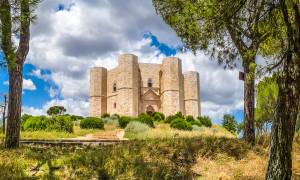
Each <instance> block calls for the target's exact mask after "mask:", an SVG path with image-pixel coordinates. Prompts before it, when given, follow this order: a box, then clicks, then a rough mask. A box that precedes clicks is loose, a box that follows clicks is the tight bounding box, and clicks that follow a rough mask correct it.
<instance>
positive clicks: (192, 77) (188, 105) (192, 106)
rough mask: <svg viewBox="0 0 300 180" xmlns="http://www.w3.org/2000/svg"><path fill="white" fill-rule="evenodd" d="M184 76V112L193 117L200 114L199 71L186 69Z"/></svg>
mask: <svg viewBox="0 0 300 180" xmlns="http://www.w3.org/2000/svg"><path fill="white" fill-rule="evenodd" d="M183 76H184V102H185V114H186V115H192V116H194V117H197V116H200V115H201V114H200V85H199V73H198V72H195V71H188V72H186V73H184V74H183Z"/></svg>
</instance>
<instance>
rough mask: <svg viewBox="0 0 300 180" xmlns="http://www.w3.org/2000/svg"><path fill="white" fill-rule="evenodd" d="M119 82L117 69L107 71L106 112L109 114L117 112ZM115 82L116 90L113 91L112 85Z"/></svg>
mask: <svg viewBox="0 0 300 180" xmlns="http://www.w3.org/2000/svg"><path fill="white" fill-rule="evenodd" d="M118 82H119V69H118V68H115V69H112V70H110V71H108V75H107V112H108V113H109V114H119V110H118V107H119V102H118V89H119V88H120V86H119V85H120V84H119V83H118ZM114 83H115V84H116V89H117V90H116V91H115V92H114V89H113V86H114Z"/></svg>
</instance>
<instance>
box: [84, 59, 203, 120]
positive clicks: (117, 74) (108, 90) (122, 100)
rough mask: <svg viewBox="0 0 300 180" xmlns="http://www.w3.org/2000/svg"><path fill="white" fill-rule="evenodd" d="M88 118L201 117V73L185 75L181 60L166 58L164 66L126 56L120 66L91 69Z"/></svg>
mask: <svg viewBox="0 0 300 180" xmlns="http://www.w3.org/2000/svg"><path fill="white" fill-rule="evenodd" d="M89 103H90V107H89V116H92V117H100V116H101V115H103V114H104V113H109V114H119V115H126V116H138V115H139V114H140V113H143V112H148V113H149V112H156V111H158V112H162V113H164V114H165V115H166V116H168V115H171V114H175V113H176V112H182V113H183V114H185V115H192V116H194V117H197V116H200V87H199V74H198V72H194V71H188V72H185V73H182V65H181V60H180V59H178V58H175V57H170V58H165V59H164V60H163V62H162V64H150V63H139V62H138V57H137V56H135V55H132V54H123V55H120V56H119V57H118V67H116V68H114V69H111V70H107V69H106V68H103V67H94V68H92V69H91V70H90V98H89Z"/></svg>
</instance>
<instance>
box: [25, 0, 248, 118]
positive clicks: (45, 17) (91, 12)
mask: <svg viewBox="0 0 300 180" xmlns="http://www.w3.org/2000/svg"><path fill="white" fill-rule="evenodd" d="M133 7H134V8H133ZM37 15H38V20H37V22H36V23H35V24H34V25H33V26H32V28H31V32H32V33H31V34H32V38H31V44H30V47H31V49H30V53H29V56H28V60H27V62H28V63H31V64H33V65H34V66H35V67H37V70H34V71H33V72H32V73H31V75H33V76H35V77H37V78H39V79H43V80H45V81H47V82H51V83H52V84H54V85H55V87H52V86H51V87H50V88H49V89H48V93H49V95H50V97H51V98H57V97H60V98H62V100H50V101H49V102H47V103H46V104H45V105H44V106H43V107H41V108H39V109H36V108H32V107H24V111H28V112H29V111H32V112H33V113H45V112H46V111H45V110H46V109H47V108H48V107H49V106H50V105H54V104H55V103H62V104H64V105H65V106H67V107H68V108H67V109H69V111H70V112H72V113H73V112H74V113H76V114H79V115H87V112H88V111H87V109H88V86H89V84H88V83H89V81H88V79H89V68H91V67H93V66H103V67H106V68H108V69H111V68H114V67H116V66H117V56H118V55H119V54H120V53H133V54H136V55H137V56H139V61H140V62H148V63H161V61H162V59H163V58H165V57H166V55H165V54H168V52H169V55H170V54H174V53H176V55H175V56H177V57H179V58H181V59H182V61H183V62H182V63H183V69H184V70H185V71H187V70H196V71H198V72H200V81H201V84H200V89H201V106H202V114H204V115H209V116H211V117H213V118H220V117H222V116H223V114H224V113H229V112H230V111H232V110H234V109H241V108H242V104H243V103H242V102H243V84H242V82H240V81H239V80H238V69H235V70H224V69H223V67H222V66H219V65H218V64H217V63H216V62H214V61H211V60H209V58H208V57H207V56H206V55H205V54H204V53H203V52H198V53H197V55H196V56H195V55H194V54H193V53H192V52H190V51H187V52H180V51H177V50H176V49H174V47H175V48H176V47H180V46H181V45H182V44H181V42H180V40H179V39H178V38H177V36H176V33H175V32H174V31H173V30H171V29H170V27H169V26H168V25H166V24H165V23H164V22H163V20H162V19H161V18H160V17H159V16H158V15H156V14H155V10H154V9H153V7H152V3H151V0H145V1H137V0H127V1H124V0H114V1H106V0H105V1H97V0H89V1H86V0H76V1H74V0H51V1H42V3H41V4H40V6H39V8H38V9H37ZM145 35H146V36H145ZM43 70H49V71H50V72H51V73H43ZM78 107H79V108H80V109H78Z"/></svg>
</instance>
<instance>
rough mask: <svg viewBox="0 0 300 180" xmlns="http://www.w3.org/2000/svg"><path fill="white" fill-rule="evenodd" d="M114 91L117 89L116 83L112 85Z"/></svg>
mask: <svg viewBox="0 0 300 180" xmlns="http://www.w3.org/2000/svg"><path fill="white" fill-rule="evenodd" d="M116 91H117V84H116V83H114V85H113V92H116Z"/></svg>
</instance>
